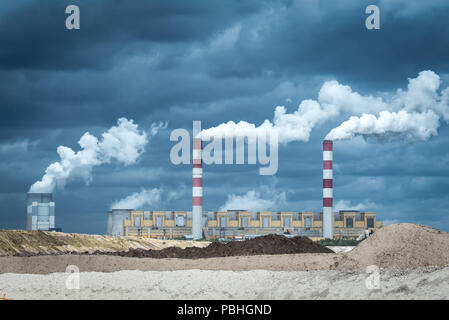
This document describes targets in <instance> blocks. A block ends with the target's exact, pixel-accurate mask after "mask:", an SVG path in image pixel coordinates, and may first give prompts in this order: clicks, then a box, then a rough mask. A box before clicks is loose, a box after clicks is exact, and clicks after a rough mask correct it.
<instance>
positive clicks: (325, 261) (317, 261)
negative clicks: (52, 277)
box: [0, 253, 354, 274]
mask: <svg viewBox="0 0 449 320" xmlns="http://www.w3.org/2000/svg"><path fill="white" fill-rule="evenodd" d="M343 259H344V260H345V261H348V260H347V259H345V258H344V257H343V255H342V254H337V253H318V254H317V253H313V254H312V253H311V254H309V253H306V254H304V253H303V254H288V255H287V254H285V255H259V256H236V257H220V258H207V259H153V258H128V257H118V256H106V255H60V256H35V257H0V273H32V274H48V273H55V272H65V270H66V268H67V266H69V265H76V266H77V267H78V269H79V270H80V272H115V271H121V270H140V271H174V270H191V269H202V270H232V271H247V270H257V269H262V270H271V271H309V270H329V269H334V268H336V267H340V266H341V267H342V268H345V270H354V265H353V264H351V265H350V266H349V265H348V266H346V265H345V264H343V263H338V262H339V261H342V260H343Z"/></svg>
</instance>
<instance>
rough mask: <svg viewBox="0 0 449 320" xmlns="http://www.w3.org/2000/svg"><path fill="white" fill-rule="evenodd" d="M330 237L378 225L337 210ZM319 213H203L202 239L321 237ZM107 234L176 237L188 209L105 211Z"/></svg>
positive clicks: (365, 215)
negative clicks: (275, 235)
mask: <svg viewBox="0 0 449 320" xmlns="http://www.w3.org/2000/svg"><path fill="white" fill-rule="evenodd" d="M333 226H334V227H333V238H340V239H353V238H357V237H358V236H359V235H360V234H363V233H364V232H365V230H369V231H374V230H375V229H378V228H380V227H381V226H382V223H381V222H380V221H377V220H376V213H375V212H360V211H340V212H337V213H334V215H333ZM322 229H323V215H322V213H314V212H287V211H285V212H269V211H261V212H249V211H243V210H229V211H218V212H203V213H202V216H201V231H202V235H201V237H202V238H205V239H208V240H214V239H222V240H243V239H244V238H250V237H255V236H258V235H266V234H286V235H300V236H307V237H310V238H312V239H320V238H323V237H324V236H323V231H322ZM107 234H109V235H115V236H136V237H143V238H163V239H177V238H183V237H184V238H185V237H189V236H190V235H191V234H192V212H190V211H188V212H187V211H136V210H122V209H117V210H111V211H109V212H108V228H107Z"/></svg>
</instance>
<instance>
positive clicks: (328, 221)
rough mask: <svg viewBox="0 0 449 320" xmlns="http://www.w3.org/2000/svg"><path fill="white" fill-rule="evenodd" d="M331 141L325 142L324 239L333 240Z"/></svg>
mask: <svg viewBox="0 0 449 320" xmlns="http://www.w3.org/2000/svg"><path fill="white" fill-rule="evenodd" d="M332 146H333V143H332V141H331V140H324V141H323V237H324V238H328V239H332V238H333V217H332V215H333V214H332V202H333V201H332V200H333V175H332Z"/></svg>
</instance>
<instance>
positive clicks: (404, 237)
mask: <svg viewBox="0 0 449 320" xmlns="http://www.w3.org/2000/svg"><path fill="white" fill-rule="evenodd" d="M347 257H348V258H349V259H350V260H352V261H355V262H356V263H357V264H358V266H359V267H360V268H363V267H365V266H368V265H376V266H378V267H381V268H388V267H400V268H414V267H423V266H444V265H448V264H449V233H447V232H443V231H440V230H437V229H433V228H430V227H427V226H423V225H417V224H412V223H399V224H393V225H389V226H386V227H383V228H381V229H379V230H378V231H376V232H375V233H374V235H372V236H371V237H370V238H369V239H367V240H365V241H362V242H361V243H360V244H359V245H358V246H357V247H355V248H354V249H353V250H352V251H350V252H349V253H347ZM348 262H349V261H348Z"/></svg>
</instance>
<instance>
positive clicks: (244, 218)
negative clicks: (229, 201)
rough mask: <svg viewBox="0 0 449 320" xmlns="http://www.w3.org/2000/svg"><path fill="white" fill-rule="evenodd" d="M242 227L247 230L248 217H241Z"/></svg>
mask: <svg viewBox="0 0 449 320" xmlns="http://www.w3.org/2000/svg"><path fill="white" fill-rule="evenodd" d="M242 227H243V228H248V217H242Z"/></svg>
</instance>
